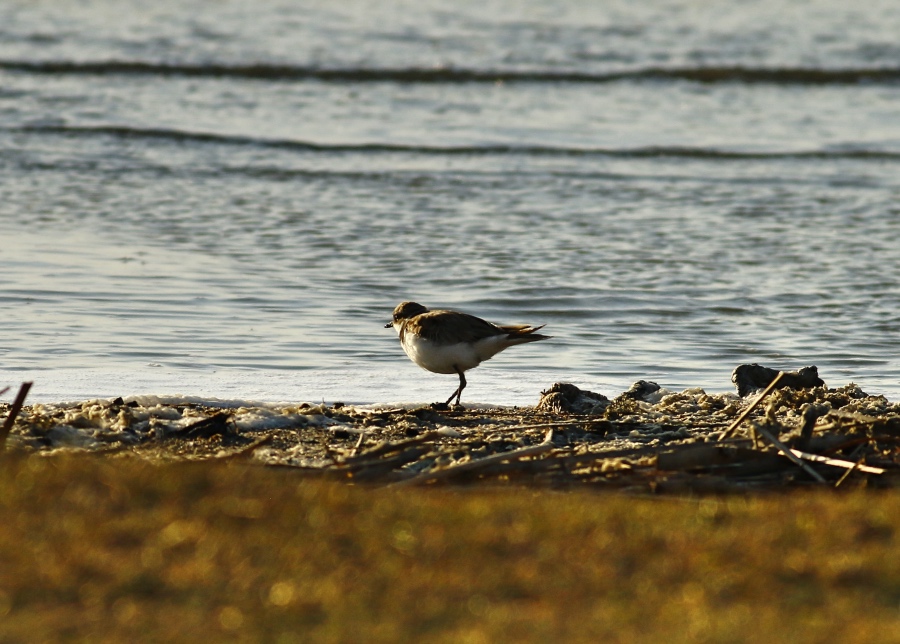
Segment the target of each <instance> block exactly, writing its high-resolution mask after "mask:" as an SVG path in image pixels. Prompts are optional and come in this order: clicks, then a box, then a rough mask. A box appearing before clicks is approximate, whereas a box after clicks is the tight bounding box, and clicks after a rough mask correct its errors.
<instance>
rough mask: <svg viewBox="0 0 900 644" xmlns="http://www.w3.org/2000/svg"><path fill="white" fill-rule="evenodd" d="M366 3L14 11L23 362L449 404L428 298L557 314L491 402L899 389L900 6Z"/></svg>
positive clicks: (7, 222)
mask: <svg viewBox="0 0 900 644" xmlns="http://www.w3.org/2000/svg"><path fill="white" fill-rule="evenodd" d="M332 4H333V3H328V4H326V3H321V4H320V3H317V2H310V3H304V4H303V5H298V4H297V3H289V2H275V1H266V0H262V1H254V2H191V3H181V2H159V3H154V5H153V6H152V7H147V6H145V3H137V2H135V3H133V6H130V5H129V4H128V3H123V2H90V3H79V4H77V5H75V4H62V5H60V4H59V3H49V2H48V3H6V4H4V5H3V6H2V7H0V235H2V241H0V301H2V311H3V315H2V316H0V383H8V384H15V383H17V382H19V381H21V380H24V379H33V380H34V381H35V383H36V384H35V388H34V389H33V390H32V391H33V394H32V398H33V399H36V400H60V399H75V398H83V397H89V396H117V395H129V394H151V393H154V394H155V393H169V394H174V393H180V394H185V395H194V396H206V397H218V398H251V399H255V400H269V401H276V400H327V401H333V400H343V401H346V402H388V401H397V400H421V401H432V400H438V399H445V398H446V397H447V396H448V395H449V393H450V391H451V390H452V389H453V388H454V387H455V382H454V380H453V379H452V378H449V377H446V376H439V375H435V374H428V373H426V372H423V371H421V370H419V369H418V368H417V367H415V366H414V365H412V363H410V362H409V361H408V360H407V358H406V357H405V356H404V354H403V353H402V351H401V350H400V348H399V345H398V343H397V340H396V338H395V337H394V335H393V333H392V332H391V331H386V330H384V329H382V328H381V327H382V325H383V324H384V322H385V321H387V319H388V318H389V316H390V311H391V309H392V308H393V307H394V306H395V305H396V304H397V303H398V302H399V301H401V300H404V299H414V300H416V301H419V302H421V303H423V304H425V305H427V306H445V307H455V308H460V309H463V310H466V311H469V312H472V313H475V314H477V315H480V316H482V317H485V318H487V319H491V320H495V321H499V322H534V323H546V324H547V330H548V331H549V332H550V333H552V334H553V335H554V336H555V338H554V340H553V341H551V342H544V343H539V344H533V345H527V346H524V347H516V348H514V349H511V350H509V351H508V352H505V353H503V354H501V355H500V356H497V357H496V358H495V359H494V360H492V361H491V362H489V363H486V364H485V365H482V366H481V367H479V368H478V370H476V371H475V372H473V373H472V374H470V377H469V383H470V384H469V388H468V389H467V390H466V398H468V399H469V400H470V401H471V402H486V403H497V404H533V403H534V402H536V400H537V394H538V392H539V391H540V389H541V388H542V387H546V386H548V385H550V384H551V383H552V382H554V381H557V380H566V381H571V382H575V383H576V384H578V385H580V386H583V387H587V388H590V389H593V390H595V391H601V392H603V393H607V394H608V395H612V394H615V393H618V392H619V391H621V390H622V389H624V388H627V387H628V385H629V384H630V383H631V382H632V381H634V380H637V379H641V378H643V379H652V380H655V381H657V382H659V383H660V384H662V385H664V386H666V387H668V388H670V389H676V390H677V389H681V388H684V387H691V386H699V387H704V388H706V389H707V390H710V391H726V390H729V389H731V384H730V382H729V377H730V373H731V370H732V369H733V368H734V367H735V366H737V365H738V364H741V363H746V362H759V363H762V364H765V365H767V366H772V367H780V368H797V367H801V366H805V365H808V364H815V365H817V366H818V367H819V371H820V375H821V376H822V377H823V378H824V379H825V380H826V382H828V383H829V384H832V385H835V386H837V385H842V384H846V383H847V382H850V381H854V382H857V383H859V384H860V385H861V386H862V387H863V388H864V389H865V390H867V391H869V392H870V393H884V394H886V395H888V396H889V397H891V398H892V399H896V398H897V397H898V395H900V379H898V375H900V360H898V357H897V356H898V347H900V336H898V330H900V312H898V307H897V301H898V296H900V280H898V257H900V198H898V197H900V46H898V45H897V44H896V34H897V33H900V5H897V4H896V3H893V2H882V3H878V2H871V3H867V4H866V5H865V7H864V8H862V7H861V8H859V9H855V8H853V7H847V6H846V3H840V2H837V1H830V0H829V1H823V2H794V3H790V4H789V5H784V3H781V2H754V3H742V4H741V5H740V6H738V5H735V4H734V3H731V2H718V3H717V2H704V3H696V2H690V1H688V0H685V1H683V2H662V1H658V0H657V1H651V2H647V3H641V6H633V3H624V2H622V3H615V2H613V3H588V2H583V1H579V0H570V1H569V2H537V1H534V2H525V3H522V2H516V3H505V2H478V3H464V4H462V5H461V6H459V7H458V6H457V5H456V4H454V5H453V6H451V5H445V4H441V3H438V2H416V3H403V2H395V3H387V4H385V3H378V5H377V6H376V5H373V4H371V3H365V2H343V3H339V6H337V7H335V6H332ZM863 9H864V10H863ZM8 396H9V394H7V397H8Z"/></svg>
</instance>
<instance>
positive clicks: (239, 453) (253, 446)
mask: <svg viewBox="0 0 900 644" xmlns="http://www.w3.org/2000/svg"><path fill="white" fill-rule="evenodd" d="M274 440H275V436H274V435H273V434H270V435H268V436H263V437H262V438H258V439H256V440H255V441H253V442H252V443H250V444H249V445H245V446H244V447H242V448H240V449H239V450H236V451H234V452H229V453H228V454H223V455H222V456H216V457H215V458H213V460H215V461H227V460H231V459H235V458H242V457H244V456H252V455H253V452H255V451H256V450H258V449H259V448H260V447H262V446H263V445H268V444H269V443H271V442H272V441H274Z"/></svg>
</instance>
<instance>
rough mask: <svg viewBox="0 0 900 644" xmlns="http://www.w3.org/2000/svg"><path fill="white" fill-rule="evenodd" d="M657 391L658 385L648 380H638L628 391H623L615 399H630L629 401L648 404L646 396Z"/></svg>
mask: <svg viewBox="0 0 900 644" xmlns="http://www.w3.org/2000/svg"><path fill="white" fill-rule="evenodd" d="M657 391H659V385H658V384H656V383H655V382H651V381H649V380H638V381H637V382H636V383H634V384H633V385H631V388H630V389H629V390H628V391H623V392H622V393H621V394H619V395H618V396H617V398H630V399H631V400H643V401H644V402H649V401H648V400H647V396H649V395H650V394H653V393H656V392H657Z"/></svg>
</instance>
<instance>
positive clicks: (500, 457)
mask: <svg viewBox="0 0 900 644" xmlns="http://www.w3.org/2000/svg"><path fill="white" fill-rule="evenodd" d="M551 449H553V430H552V429H551V430H549V431H547V434H546V435H545V436H544V440H543V442H541V443H538V444H537V445H532V446H530V447H523V448H521V449H514V450H512V451H510V452H500V453H498V454H491V455H490V456H485V457H484V458H479V459H478V460H475V461H467V462H465V463H460V464H459V465H451V466H449V467H445V468H444V469H441V470H433V471H431V472H423V473H422V474H418V475H416V476H413V477H412V478H408V479H406V480H404V481H399V482H397V483H394V484H393V485H392V486H391V487H398V486H405V485H419V484H420V483H426V482H428V481H436V480H439V479H445V478H448V477H451V476H455V475H457V474H461V473H463V472H472V471H475V470H478V469H481V468H484V467H487V466H489V465H493V464H495V463H501V462H503V461H509V460H515V459H520V458H524V457H526V456H535V455H537V454H542V453H544V452H547V451H549V450H551Z"/></svg>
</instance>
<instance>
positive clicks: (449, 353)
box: [402, 333, 509, 373]
mask: <svg viewBox="0 0 900 644" xmlns="http://www.w3.org/2000/svg"><path fill="white" fill-rule="evenodd" d="M504 340H505V336H504V335H498V336H494V337H490V338H484V339H483V340H479V341H478V342H476V343H474V344H471V343H468V342H458V343H456V344H438V343H436V342H433V341H431V340H427V339H425V338H421V337H419V336H417V335H415V334H413V333H405V334H404V335H403V339H402V345H403V350H404V351H405V352H406V355H408V356H409V358H410V360H412V361H413V362H415V363H416V364H417V365H419V366H420V367H422V368H423V369H427V370H428V371H432V372H434V373H456V369H457V368H458V369H460V370H462V371H468V370H469V369H472V368H474V367H477V366H478V365H479V364H481V362H483V361H485V360H487V359H488V358H490V357H491V356H493V355H494V354H496V353H497V352H499V351H502V350H503V349H505V348H506V347H507V346H509V345H508V344H506V343H505V342H504Z"/></svg>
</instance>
